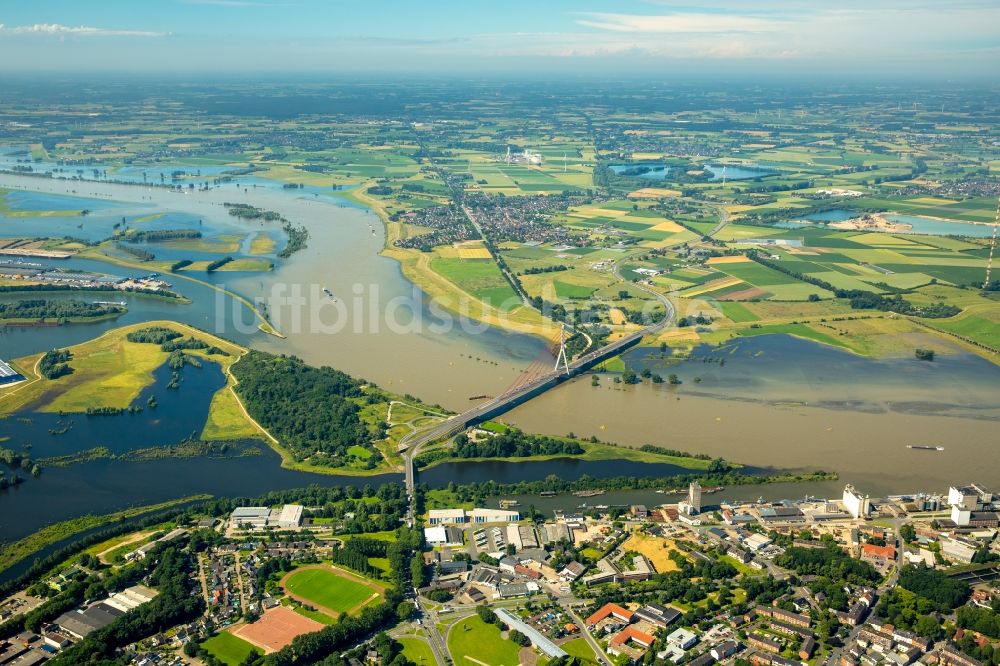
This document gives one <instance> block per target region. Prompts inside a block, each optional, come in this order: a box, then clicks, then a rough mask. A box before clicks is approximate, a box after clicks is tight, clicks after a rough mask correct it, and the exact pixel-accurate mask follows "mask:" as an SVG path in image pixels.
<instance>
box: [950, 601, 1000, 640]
mask: <svg viewBox="0 0 1000 666" xmlns="http://www.w3.org/2000/svg"><path fill="white" fill-rule="evenodd" d="M997 606H998V608H1000V604H997ZM955 623H956V624H957V625H958V626H960V627H962V628H963V629H972V630H973V631H978V632H979V633H981V634H985V635H986V636H989V637H990V638H998V639H1000V612H998V611H997V609H995V608H979V607H977V606H962V607H961V608H959V609H958V610H957V611H955Z"/></svg>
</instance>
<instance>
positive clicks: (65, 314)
mask: <svg viewBox="0 0 1000 666" xmlns="http://www.w3.org/2000/svg"><path fill="white" fill-rule="evenodd" d="M124 312H125V308H123V307H121V306H118V305H99V304H97V303H87V302H85V301H77V300H65V301H64V300H47V299H41V298H38V299H25V300H19V301H13V302H11V303H0V319H28V320H38V319H58V320H59V321H65V320H68V319H93V318H95V317H105V316H107V315H120V314H122V313H124Z"/></svg>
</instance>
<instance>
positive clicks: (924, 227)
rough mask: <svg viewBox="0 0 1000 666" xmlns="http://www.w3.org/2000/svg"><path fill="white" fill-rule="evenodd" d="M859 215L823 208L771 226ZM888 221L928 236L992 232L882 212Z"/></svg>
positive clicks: (976, 226)
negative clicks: (908, 226) (904, 225)
mask: <svg viewBox="0 0 1000 666" xmlns="http://www.w3.org/2000/svg"><path fill="white" fill-rule="evenodd" d="M859 215H861V213H859V212H858V211H853V210H848V209H846V208H835V209H833V210H824V211H821V212H818V213H810V214H809V215H804V216H802V218H800V219H797V220H785V221H782V222H776V223H774V224H773V225H771V226H775V227H779V228H781V229H802V228H807V227H815V226H817V225H825V224H829V223H830V222H843V221H844V220H850V219H852V218H855V217H858V216H859ZM884 217H885V218H886V219H887V220H889V221H890V222H895V223H897V224H908V225H910V229H906V230H903V231H899V232H896V233H900V234H926V235H928V236H972V237H976V238H988V237H990V236H991V235H992V234H993V227H992V226H991V225H988V224H973V223H971V222H959V221H957V220H956V221H946V220H934V219H931V218H929V217H920V216H917V215H897V214H893V213H887V214H884Z"/></svg>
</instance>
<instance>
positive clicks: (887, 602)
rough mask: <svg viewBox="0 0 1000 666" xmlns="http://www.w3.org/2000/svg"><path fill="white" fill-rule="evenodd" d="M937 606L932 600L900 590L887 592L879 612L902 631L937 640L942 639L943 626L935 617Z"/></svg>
mask: <svg viewBox="0 0 1000 666" xmlns="http://www.w3.org/2000/svg"><path fill="white" fill-rule="evenodd" d="M934 610H935V604H934V602H932V601H931V600H930V599H926V598H924V597H921V596H918V595H915V594H906V593H905V592H900V590H899V589H898V588H892V589H889V590H886V592H885V594H883V595H882V598H881V599H879V602H878V608H877V612H878V615H879V617H882V618H884V619H885V621H886V622H888V623H890V624H892V626H894V627H899V628H900V629H907V630H911V631H915V632H916V633H918V634H920V635H921V636H924V637H926V638H930V639H931V640H937V639H938V638H940V637H941V631H942V630H941V625H940V624H939V623H938V620H937V618H936V617H935V616H934V615H933V612H934Z"/></svg>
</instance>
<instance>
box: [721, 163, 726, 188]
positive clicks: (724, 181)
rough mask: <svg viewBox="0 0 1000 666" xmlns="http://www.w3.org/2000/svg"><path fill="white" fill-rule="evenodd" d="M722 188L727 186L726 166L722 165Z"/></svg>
mask: <svg viewBox="0 0 1000 666" xmlns="http://www.w3.org/2000/svg"><path fill="white" fill-rule="evenodd" d="M722 186H723V187H725V186H726V165H725V164H723V165H722Z"/></svg>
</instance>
